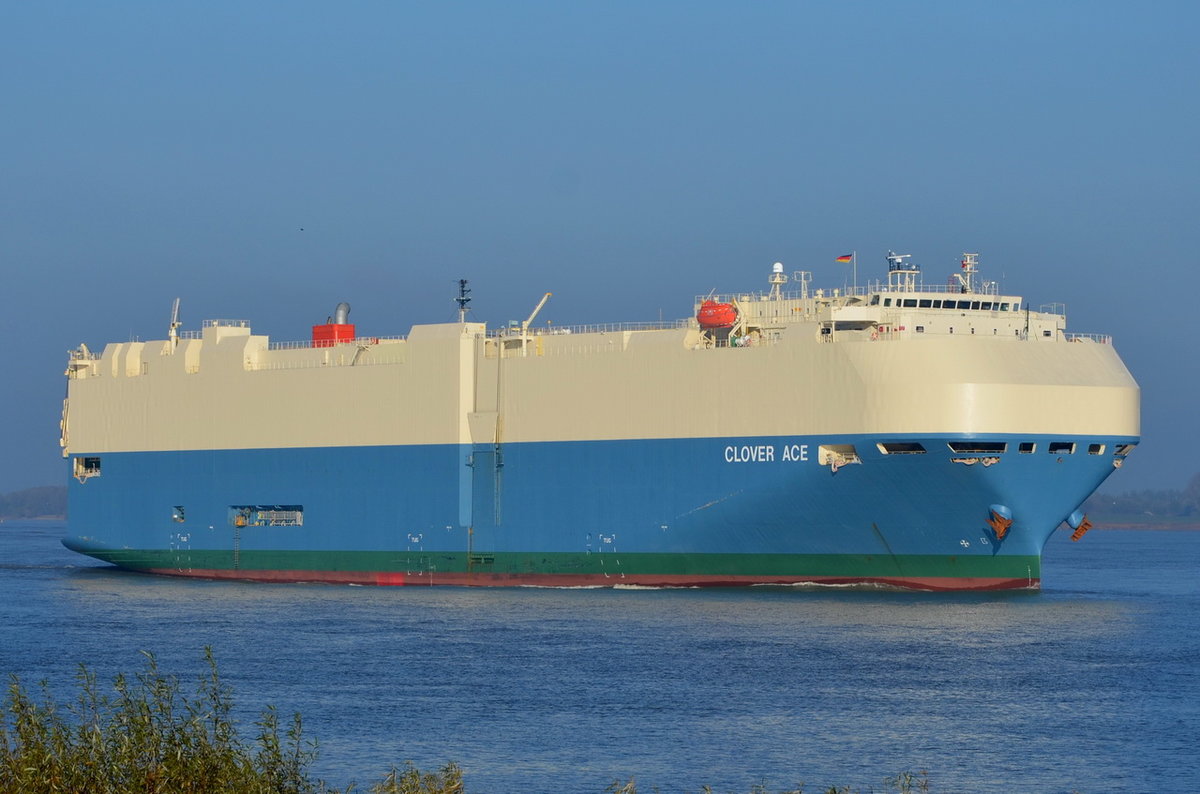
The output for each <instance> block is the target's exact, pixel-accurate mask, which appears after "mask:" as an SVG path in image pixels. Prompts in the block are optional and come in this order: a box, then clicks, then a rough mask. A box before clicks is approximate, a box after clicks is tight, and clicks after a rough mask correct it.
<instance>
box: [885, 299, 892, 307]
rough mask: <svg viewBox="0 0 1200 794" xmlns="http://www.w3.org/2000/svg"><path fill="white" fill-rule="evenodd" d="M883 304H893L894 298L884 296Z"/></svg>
mask: <svg viewBox="0 0 1200 794" xmlns="http://www.w3.org/2000/svg"><path fill="white" fill-rule="evenodd" d="M883 305H884V306H891V305H892V299H891V298H884V299H883Z"/></svg>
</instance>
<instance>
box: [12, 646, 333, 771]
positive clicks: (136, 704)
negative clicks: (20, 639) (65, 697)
mask: <svg viewBox="0 0 1200 794" xmlns="http://www.w3.org/2000/svg"><path fill="white" fill-rule="evenodd" d="M205 659H206V660H207V662H208V668H209V669H208V673H207V674H206V675H205V676H204V677H203V678H201V680H200V682H199V685H198V687H197V690H196V694H195V696H194V697H190V698H189V697H187V696H185V695H183V694H181V693H180V688H179V682H178V681H177V680H176V679H175V678H173V677H170V676H165V675H163V674H162V673H160V672H159V670H158V666H157V664H156V663H155V660H154V657H153V656H152V655H150V654H146V669H145V670H144V671H142V672H141V673H138V674H137V675H136V676H135V677H134V679H133V680H132V681H131V680H129V679H127V678H126V677H125V676H124V675H118V676H117V678H116V680H115V681H114V683H113V694H111V695H110V694H107V693H105V692H101V690H100V688H99V687H98V686H97V684H96V678H95V676H94V675H93V674H92V673H90V672H88V671H87V670H86V669H85V668H83V667H81V668H80V671H79V674H78V676H77V679H78V681H79V690H80V691H79V695H78V697H77V698H76V700H75V702H74V703H73V704H72V705H70V706H69V707H67V708H66V709H63V708H60V707H59V706H58V705H56V704H55V702H54V700H53V699H52V698H51V697H50V694H49V692H48V690H47V687H46V684H45V683H44V682H43V683H42V685H41V697H40V698H38V699H35V698H34V697H32V696H31V695H30V694H29V693H27V692H26V691H25V689H24V688H23V687H22V686H21V682H20V681H19V680H17V678H16V677H15V676H14V677H13V678H12V680H11V682H10V684H9V687H8V697H7V699H6V703H5V709H4V714H3V716H0V788H2V789H3V791H6V792H7V791H21V792H89V794H143V793H144V794H152V793H153V794H158V792H163V793H164V794H165V793H166V792H181V793H182V794H187V793H189V792H217V791H221V792H232V793H233V794H242V793H243V792H244V793H245V794H259V792H262V793H263V794H266V792H280V794H284V793H286V794H302V793H306V792H314V791H324V789H323V788H322V787H321V786H319V785H317V784H314V783H312V782H311V781H310V780H309V778H308V775H307V773H306V771H305V770H306V767H307V766H308V764H309V763H310V762H311V761H312V760H313V758H315V756H316V750H315V746H314V745H313V744H312V743H310V742H306V741H305V740H304V738H303V733H302V723H301V720H300V715H299V714H297V715H295V716H294V717H293V718H292V720H291V723H290V724H289V726H288V727H287V729H286V730H283V731H282V735H281V727H280V724H279V717H278V715H277V714H276V713H275V709H274V708H267V709H266V710H265V711H263V713H262V716H261V717H260V718H259V720H258V721H257V722H256V723H255V727H256V728H257V731H256V736H255V739H254V741H253V743H250V744H247V743H245V742H244V741H243V740H242V739H241V738H240V737H239V736H238V732H237V728H236V726H235V724H234V721H233V719H232V716H231V712H232V710H233V701H232V696H231V692H230V689H229V687H228V686H227V685H225V684H223V683H222V682H221V679H220V677H219V676H218V675H217V665H216V662H215V661H214V660H213V657H212V652H211V650H207V651H206V652H205Z"/></svg>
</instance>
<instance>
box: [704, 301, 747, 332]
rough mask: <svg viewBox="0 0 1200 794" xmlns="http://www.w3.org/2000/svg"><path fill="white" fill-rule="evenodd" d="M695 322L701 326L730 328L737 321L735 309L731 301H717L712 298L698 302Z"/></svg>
mask: <svg viewBox="0 0 1200 794" xmlns="http://www.w3.org/2000/svg"><path fill="white" fill-rule="evenodd" d="M696 322H698V323H700V327H701V328H732V327H733V324H734V323H735V322H737V309H735V308H733V304H732V303H717V302H716V301H715V300H713V299H712V298H709V299H708V300H706V301H704V303H701V304H700V311H698V312H696Z"/></svg>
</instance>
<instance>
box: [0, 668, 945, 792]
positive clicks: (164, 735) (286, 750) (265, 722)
mask: <svg viewBox="0 0 1200 794" xmlns="http://www.w3.org/2000/svg"><path fill="white" fill-rule="evenodd" d="M143 653H144V654H145V656H146V667H145V669H144V670H143V671H142V672H140V673H138V674H137V675H136V676H134V677H133V679H132V680H130V679H128V678H126V677H125V676H124V675H118V676H117V677H116V679H115V680H114V681H113V685H112V694H107V693H105V692H102V691H101V689H100V687H99V686H98V685H97V683H96V677H95V675H93V674H92V673H91V672H89V671H88V670H87V668H86V667H84V666H82V665H81V666H80V668H79V673H78V674H77V675H76V679H77V681H78V682H79V694H78V696H77V697H76V699H75V701H74V702H73V703H72V704H71V705H70V706H68V707H66V708H65V709H63V708H60V707H59V706H58V705H57V704H56V703H55V702H54V700H53V698H52V697H51V696H50V692H49V687H48V686H47V684H46V682H45V681H43V682H42V683H41V684H40V685H39V688H38V691H39V694H40V696H39V697H36V698H35V697H34V696H32V695H30V694H29V693H28V692H27V691H26V690H25V689H24V687H23V686H22V685H21V682H20V681H19V680H18V679H17V677H16V676H12V677H11V679H10V683H9V686H8V694H7V698H6V700H5V704H4V711H3V712H2V713H0V793H7V792H21V794H81V793H82V792H86V793H87V794H210V793H211V794H217V793H218V792H219V793H220V794H337V792H338V790H337V789H332V788H328V787H327V786H326V785H325V783H324V782H323V781H319V780H318V781H313V780H312V779H311V778H310V776H309V774H308V771H307V770H308V767H309V765H310V764H311V763H312V762H313V761H314V760H315V759H316V756H317V748H316V743H315V742H313V741H310V740H307V739H305V738H304V734H303V723H302V721H301V719H300V715H299V714H296V715H294V716H293V717H292V719H291V721H290V723H289V724H288V727H287V728H286V730H284V729H282V728H281V726H280V722H279V715H278V714H277V713H276V711H275V708H274V707H273V706H268V707H267V708H266V709H265V710H264V711H263V712H262V715H261V716H260V717H259V719H258V720H257V721H256V722H255V723H254V725H255V727H256V728H257V731H256V733H255V736H254V740H253V742H250V743H247V742H245V741H243V740H242V739H241V738H240V737H239V736H238V731H237V726H236V723H235V722H234V719H233V716H232V712H233V697H232V691H231V689H230V687H229V686H228V685H227V684H224V683H222V681H221V678H220V676H219V675H218V674H217V663H216V661H215V660H214V659H213V654H212V649H211V648H206V649H205V651H204V659H205V662H206V663H207V665H208V670H207V672H206V673H205V674H204V675H203V676H201V678H200V680H199V682H198V684H197V687H196V693H195V695H193V696H191V697H188V696H187V695H184V694H181V692H180V687H179V682H178V680H177V679H175V678H174V677H173V676H167V675H164V674H162V673H161V672H159V670H158V664H157V663H156V662H155V659H154V655H153V654H150V653H146V652H145V651H143ZM884 785H885V786H886V788H885V789H884V790H883V791H884V792H895V793H896V794H916V793H917V792H927V791H929V778H928V776H927V775H926V773H925V772H920V773H919V774H918V775H915V776H914V775H913V774H911V773H908V772H904V773H902V774H900V775H898V776H896V777H894V778H889V779H888V780H886V781H884ZM353 790H354V785H353V784H351V785H350V786H349V787H347V788H346V789H345V792H344V794H351V792H352V791H353ZM608 791H609V792H611V794H637V784H636V783H635V782H634V781H633V780H630V781H628V782H626V783H621V782H619V781H618V782H615V783H613V784H612V785H611V786H609V788H608ZM869 791H874V789H869ZM369 792H370V794H465V788H464V786H463V772H462V769H461V768H460V767H459V766H458V765H457V764H455V763H449V764H447V765H446V766H444V767H442V768H441V769H440V770H438V771H437V772H430V773H422V772H421V771H420V770H419V769H417V768H416V767H415V766H413V764H412V762H407V763H405V765H404V768H403V769H397V768H395V767H393V768H392V770H391V772H389V773H388V774H387V775H385V776H384V777H383V779H382V780H380V781H379V782H378V783H376V784H374V785H373V786H371V788H370V789H369ZM702 793H703V794H714V792H713V789H711V788H709V787H708V786H705V787H704V788H703V789H702ZM750 794H772V793H771V791H770V790H769V789H768V788H767V787H766V785H765V784H759V785H755V786H753V787H752V788H751V790H750ZM779 794H803V784H801V785H799V786H797V787H795V788H793V789H788V790H787V791H783V792H779ZM816 794H857V790H856V789H851V788H850V787H848V786H842V787H838V786H833V787H829V788H824V789H821V790H820V791H819V792H817V793H816Z"/></svg>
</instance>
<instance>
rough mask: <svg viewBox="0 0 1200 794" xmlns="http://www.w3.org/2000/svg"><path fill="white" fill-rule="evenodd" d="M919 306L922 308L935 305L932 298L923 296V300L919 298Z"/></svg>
mask: <svg viewBox="0 0 1200 794" xmlns="http://www.w3.org/2000/svg"><path fill="white" fill-rule="evenodd" d="M917 306H919V307H920V308H922V309H928V308H930V307H931V306H933V300H931V299H930V298H921V300H919V301H918V302H917Z"/></svg>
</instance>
